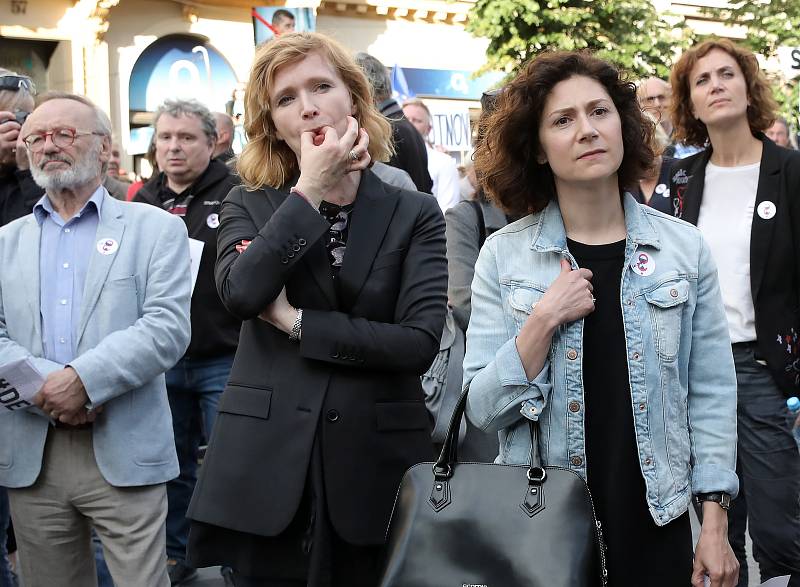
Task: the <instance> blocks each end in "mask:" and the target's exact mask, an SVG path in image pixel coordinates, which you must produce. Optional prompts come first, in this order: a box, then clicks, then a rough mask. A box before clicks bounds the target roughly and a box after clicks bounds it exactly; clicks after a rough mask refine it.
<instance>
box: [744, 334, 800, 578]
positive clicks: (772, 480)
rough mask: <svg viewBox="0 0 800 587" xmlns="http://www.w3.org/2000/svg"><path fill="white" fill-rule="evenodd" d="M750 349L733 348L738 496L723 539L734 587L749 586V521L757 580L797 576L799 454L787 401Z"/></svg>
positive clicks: (799, 566)
mask: <svg viewBox="0 0 800 587" xmlns="http://www.w3.org/2000/svg"><path fill="white" fill-rule="evenodd" d="M754 350H755V347H754V345H749V344H736V345H734V347H733V358H734V362H735V364H736V379H737V382H738V388H739V391H738V407H737V425H738V437H739V439H738V445H737V462H736V473H737V475H738V476H739V496H738V497H737V498H736V499H735V500H733V503H732V504H731V509H730V510H729V511H728V540H729V541H730V543H731V547H732V548H733V552H734V553H735V554H736V558H737V559H738V560H739V565H740V571H739V587H747V585H748V576H747V556H746V554H745V527H746V526H747V524H748V522H749V525H750V537H751V538H752V539H753V557H754V558H755V559H756V562H758V566H759V570H760V571H761V582H764V581H767V580H768V579H771V578H773V577H781V576H784V575H792V574H796V573H800V501H798V498H799V497H800V453H798V449H797V444H796V442H795V440H794V437H793V435H792V430H791V427H790V424H789V422H788V419H787V409H786V399H785V397H784V396H783V393H782V392H781V391H780V390H779V389H778V388H777V386H776V385H775V382H774V380H773V379H772V375H771V374H770V372H769V370H768V368H767V367H766V366H765V365H762V364H760V363H759V362H758V361H757V360H756V356H755V354H754ZM754 582H755V581H754Z"/></svg>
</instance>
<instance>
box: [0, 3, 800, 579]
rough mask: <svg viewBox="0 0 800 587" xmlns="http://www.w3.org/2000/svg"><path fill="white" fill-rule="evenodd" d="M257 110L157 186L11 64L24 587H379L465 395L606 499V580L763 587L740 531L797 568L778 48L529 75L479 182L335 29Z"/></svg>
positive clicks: (534, 70)
mask: <svg viewBox="0 0 800 587" xmlns="http://www.w3.org/2000/svg"><path fill="white" fill-rule="evenodd" d="M278 12H280V11H278ZM286 14H289V15H290V16H291V13H286ZM276 18H277V20H273V25H274V26H276V27H278V26H287V27H288V26H289V25H290V24H291V25H292V26H293V23H294V21H293V19H292V21H291V23H289V22H288V19H287V18H286V17H285V15H282V14H278V15H277V17H276ZM237 91H238V92H239V94H236V93H234V100H233V101H232V105H231V108H229V112H227V113H222V112H216V113H215V112H211V111H209V109H208V108H206V107H205V106H204V105H202V104H201V103H199V102H198V101H196V100H183V99H174V100H167V101H165V102H164V103H163V104H162V105H161V106H160V107H159V108H158V110H157V111H156V112H155V114H154V119H153V139H152V142H151V145H150V149H149V151H148V154H147V158H148V161H149V162H150V163H151V166H152V168H153V170H154V171H153V173H152V175H151V176H150V177H149V178H148V179H146V180H141V179H140V180H139V181H136V182H133V183H131V182H130V180H131V179H134V178H132V177H129V176H128V174H127V173H126V172H125V171H124V170H123V169H121V154H122V152H121V149H120V146H119V143H118V142H117V141H115V140H114V138H113V137H112V131H111V122H110V121H109V119H108V116H107V114H106V113H105V112H103V110H102V109H100V108H99V107H97V106H96V105H95V104H93V103H92V102H91V101H90V100H89V99H87V98H86V97H84V96H81V95H77V94H70V93H64V92H46V93H44V94H42V95H39V96H37V95H36V94H35V90H34V87H33V84H32V83H31V81H30V79H28V78H27V77H25V76H23V75H17V74H16V73H14V72H12V71H8V70H0V226H2V228H0V263H2V266H3V271H2V273H0V368H2V366H3V365H4V364H6V363H9V362H11V361H14V360H17V359H28V360H29V361H30V362H31V363H32V364H33V366H34V367H35V368H36V369H37V370H38V372H39V373H40V374H41V376H42V379H43V383H42V385H41V388H40V389H39V391H38V393H37V394H36V395H35V397H34V398H33V404H34V405H32V406H30V407H29V408H27V409H18V410H14V411H13V413H8V414H2V415H0V486H2V487H4V488H6V489H3V490H2V491H1V492H0V535H3V536H4V535H5V534H6V532H8V533H9V537H10V540H9V541H6V540H4V539H3V540H0V587H7V586H13V585H15V584H16V578H15V577H16V575H15V573H16V574H19V575H20V576H21V578H22V581H23V582H24V584H25V586H26V587H40V586H41V587H45V586H47V587H49V586H59V585H64V586H68V587H73V586H74V587H83V586H86V587H93V586H95V585H100V587H113V586H114V585H116V586H117V587H128V586H130V587H134V586H136V587H140V586H142V585H147V586H167V585H181V584H188V583H190V582H191V581H192V580H193V579H194V578H195V577H196V576H197V568H199V567H207V566H219V567H220V568H221V569H222V574H223V577H224V581H225V582H226V584H228V585H235V586H237V587H243V586H244V587H248V586H263V587H295V586H302V585H308V586H310V587H325V586H332V587H345V586H346V587H360V586H363V587H375V586H377V585H378V584H379V581H380V577H381V565H382V545H383V542H384V539H385V536H386V529H387V526H388V524H389V520H390V517H391V514H392V507H393V504H394V497H395V494H396V491H397V487H398V485H399V483H400V480H401V478H402V475H403V473H404V471H405V470H406V469H407V468H408V467H410V466H412V465H414V464H416V463H419V462H423V461H430V460H432V458H433V457H434V455H435V451H436V450H437V449H438V448H440V445H441V442H442V440H443V437H444V434H445V432H446V428H447V424H448V421H449V419H450V413H451V412H452V409H453V406H454V404H455V402H456V401H457V399H458V397H459V395H460V394H461V393H462V390H466V391H467V392H468V398H467V416H468V420H467V421H465V422H464V423H463V425H462V434H461V438H462V440H461V442H462V452H461V455H462V457H464V458H469V459H474V460H478V461H485V462H488V461H493V460H494V461H496V462H500V463H512V464H523V463H526V462H527V459H528V456H529V455H530V452H531V447H530V435H528V434H527V433H525V430H526V429H527V426H528V423H529V421H535V422H538V425H539V428H540V434H539V439H540V447H539V448H540V450H541V454H542V459H543V461H544V462H545V463H546V464H547V465H551V466H560V467H564V468H566V469H569V470H571V471H574V472H575V473H577V474H578V475H580V476H581V477H582V478H584V479H585V480H586V482H587V484H588V487H589V489H590V490H591V494H592V497H593V500H594V504H595V508H596V512H597V516H598V519H599V520H600V521H601V522H602V528H603V536H604V540H605V557H606V560H607V569H608V585H610V586H611V587H626V586H631V587H632V586H634V585H647V586H648V587H650V586H653V587H656V586H659V585H663V586H665V587H667V586H669V587H675V586H677V585H690V584H691V585H693V586H696V587H701V586H703V585H704V584H709V585H711V586H712V587H733V586H735V585H738V586H739V587H746V586H747V585H748V584H749V583H748V581H752V580H755V578H750V577H748V574H747V568H748V565H747V555H746V551H745V532H746V529H749V532H750V535H751V537H752V541H753V555H754V557H755V560H756V561H757V563H758V565H759V570H760V575H761V576H760V579H761V580H762V581H766V580H768V579H770V578H772V577H778V576H783V575H791V574H800V500H799V499H798V498H799V497H800V452H799V451H798V447H797V444H796V443H795V439H794V436H793V434H792V426H793V424H794V422H793V421H792V419H791V418H790V417H789V414H788V412H787V409H786V404H785V400H786V398H787V397H789V396H791V395H798V394H800V343H798V333H800V322H798V299H800V290H799V289H798V288H800V265H799V264H798V259H800V256H798V252H799V251H798V244H797V243H798V242H800V236H798V235H799V234H800V209H798V206H800V155H799V154H798V153H797V151H795V150H793V148H792V138H791V135H792V133H791V129H790V125H789V124H788V123H787V121H786V120H785V119H782V118H778V117H776V104H775V102H774V100H773V98H772V90H771V88H770V86H769V84H768V82H767V80H766V78H765V76H764V74H763V72H761V70H760V69H759V66H758V63H757V60H756V58H755V56H754V55H753V54H752V53H751V52H749V51H748V50H745V49H743V48H741V47H739V46H737V45H735V44H734V43H732V42H730V41H727V40H710V41H705V42H703V43H700V44H698V45H696V46H694V47H692V48H691V49H689V50H687V51H686V52H684V53H683V54H682V55H681V56H680V58H679V59H678V60H677V62H676V64H675V66H674V68H673V71H672V75H671V78H670V80H669V81H665V80H661V79H658V78H650V79H646V80H642V81H641V82H640V83H638V84H633V83H631V82H630V81H628V78H627V76H626V74H625V72H623V71H621V70H620V69H619V68H618V67H616V66H615V65H613V64H611V63H609V62H606V61H603V60H601V59H599V58H597V57H596V56H593V55H591V54H589V53H581V52H557V53H543V54H541V55H538V56H536V57H535V58H533V59H532V60H531V61H530V62H529V63H527V64H526V65H525V66H524V67H523V68H522V69H521V70H520V72H519V73H518V74H517V75H516V76H515V77H514V79H513V80H512V81H510V82H509V83H508V84H507V85H505V86H504V87H502V88H500V89H498V90H494V91H492V92H488V93H487V94H485V95H484V98H483V100H482V106H483V109H482V114H481V118H480V122H479V126H478V129H477V135H476V139H475V152H474V155H473V160H474V165H472V164H469V165H467V166H466V168H464V169H462V171H461V174H460V173H459V169H458V168H457V165H456V163H455V161H454V160H453V159H452V158H451V157H449V155H447V154H445V153H442V152H441V151H440V150H439V149H437V146H436V145H433V144H431V143H430V142H429V138H428V137H429V133H430V129H431V114H430V111H429V109H428V107H427V105H426V104H425V102H424V101H422V100H418V99H413V100H410V101H407V102H405V103H402V104H401V103H399V102H397V100H395V99H394V98H393V97H392V87H391V78H390V75H389V72H388V70H387V68H386V67H384V65H383V64H382V63H381V62H380V61H379V60H377V59H376V58H375V57H373V56H371V55H369V54H366V53H358V54H356V55H351V54H350V53H349V52H348V51H347V50H346V49H344V48H343V47H342V46H341V45H339V44H338V43H337V42H335V41H334V40H332V39H330V38H328V37H326V36H324V35H321V34H317V33H293V32H292V31H291V30H290V29H286V30H281V31H280V33H279V34H276V38H275V39H274V40H271V41H269V42H268V43H265V44H264V45H262V46H261V47H259V48H258V50H257V52H256V56H255V60H254V62H253V65H252V68H251V72H250V78H249V80H248V82H247V84H246V85H245V86H244V87H243V88H238V89H237ZM232 115H233V117H232ZM242 115H243V116H242ZM236 116H241V117H242V118H241V122H242V123H243V125H244V131H245V133H246V137H247V142H246V144H245V145H244V148H243V149H242V151H241V153H240V154H238V155H236V154H234V152H233V150H232V144H233V142H234V140H235V137H236V134H237V133H236V130H235V128H236V126H237V124H238V123H239V119H237V118H236ZM465 195H467V196H468V197H465ZM693 225H694V226H693ZM795 233H798V234H795ZM190 260H191V262H190ZM192 265H194V266H195V269H196V271H195V273H194V274H193V272H192ZM520 431H523V433H520ZM206 444H207V449H206V448H205V445H206ZM692 507H694V509H695V511H696V513H697V515H698V516H699V519H700V522H701V531H700V535H699V540H698V541H697V543H696V544H694V543H693V541H692V532H691V525H690V517H689V509H690V508H692ZM12 524H13V531H12V530H11V526H12ZM14 551H16V554H14Z"/></svg>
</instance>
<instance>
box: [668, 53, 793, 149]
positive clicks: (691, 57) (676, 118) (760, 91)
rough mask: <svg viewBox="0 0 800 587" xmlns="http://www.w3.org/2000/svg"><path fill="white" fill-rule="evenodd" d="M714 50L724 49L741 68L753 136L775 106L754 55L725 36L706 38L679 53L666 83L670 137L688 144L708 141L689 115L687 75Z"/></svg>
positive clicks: (762, 128) (771, 118)
mask: <svg viewBox="0 0 800 587" xmlns="http://www.w3.org/2000/svg"><path fill="white" fill-rule="evenodd" d="M714 49H720V50H721V51H725V53H727V54H728V55H730V56H731V57H733V59H734V60H735V61H736V63H737V64H738V65H739V69H741V70H742V74H743V75H744V79H745V83H746V84H747V97H748V98H749V100H750V106H748V108H747V122H748V124H749V125H750V132H752V133H753V134H754V135H755V134H756V133H758V132H763V131H765V130H766V129H768V128H769V127H770V126H772V123H773V122H774V121H775V111H776V109H777V107H778V105H777V103H776V102H775V98H773V96H772V89H771V87H770V85H769V82H768V81H767V78H766V77H765V76H764V73H763V72H762V71H761V68H760V67H759V65H758V60H757V59H756V56H755V55H754V54H753V53H752V52H751V51H749V50H748V49H745V48H744V47H740V46H739V45H737V44H736V43H734V42H733V41H730V40H728V39H710V40H708V41H703V42H702V43H700V44H699V45H695V46H694V47H692V48H691V49H689V50H688V51H686V52H684V53H683V55H681V57H680V59H678V62H677V63H676V64H675V67H673V68H672V75H671V76H670V84H671V85H672V111H671V112H670V114H671V117H672V126H673V128H674V129H675V130H674V133H673V139H675V140H678V141H682V142H684V143H686V144H688V145H696V146H698V147H703V146H705V144H706V142H707V141H708V129H707V128H706V125H705V124H704V123H703V122H702V121H700V120H698V119H697V118H695V117H694V114H692V88H691V85H690V81H691V80H690V79H689V76H690V75H691V74H692V70H693V69H694V66H695V65H697V62H698V61H699V60H700V59H702V58H703V57H705V56H706V55H708V54H709V53H710V52H711V51H713V50H714Z"/></svg>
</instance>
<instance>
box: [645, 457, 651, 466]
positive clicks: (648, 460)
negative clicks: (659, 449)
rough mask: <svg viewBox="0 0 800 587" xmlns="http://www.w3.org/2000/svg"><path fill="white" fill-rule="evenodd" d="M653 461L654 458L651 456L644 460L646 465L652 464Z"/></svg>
mask: <svg viewBox="0 0 800 587" xmlns="http://www.w3.org/2000/svg"><path fill="white" fill-rule="evenodd" d="M652 462H653V460H652V459H651V458H649V457H648V458H646V459H645V460H644V464H645V465H650V464H652Z"/></svg>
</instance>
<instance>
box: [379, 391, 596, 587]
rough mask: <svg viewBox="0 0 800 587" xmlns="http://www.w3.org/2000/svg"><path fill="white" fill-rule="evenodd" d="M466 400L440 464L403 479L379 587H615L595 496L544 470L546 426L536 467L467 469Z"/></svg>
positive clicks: (576, 481)
mask: <svg viewBox="0 0 800 587" xmlns="http://www.w3.org/2000/svg"><path fill="white" fill-rule="evenodd" d="M467 392H468V390H465V391H464V393H462V394H461V397H460V399H459V401H458V404H457V406H456V409H455V411H454V413H453V417H452V419H451V420H450V427H449V429H448V433H447V437H446V438H445V442H444V446H443V448H442V452H441V454H440V455H439V459H438V460H437V461H436V462H435V463H420V464H418V465H414V466H413V467H411V468H410V469H409V470H408V471H406V473H405V475H404V476H403V480H402V482H401V483H400V488H399V490H398V492H397V498H396V501H395V504H394V511H393V512H392V518H391V522H390V524H389V530H388V532H387V552H386V561H385V563H384V569H383V574H382V578H381V581H380V583H379V585H380V587H582V586H602V585H606V584H607V581H608V574H607V571H606V565H605V552H604V545H603V534H602V528H601V525H600V522H599V521H597V518H596V517H595V513H594V505H593V503H592V497H591V495H590V494H589V488H588V487H587V486H586V482H585V481H584V480H583V479H582V478H581V477H580V476H579V475H577V474H576V473H574V472H572V471H570V470H568V469H564V468H562V467H543V466H542V465H541V460H540V457H539V444H538V424H537V423H535V422H533V421H531V422H530V434H531V461H530V466H525V465H498V464H493V463H459V462H458V454H457V450H458V430H459V425H460V422H461V417H462V415H463V413H464V406H465V404H466V399H467Z"/></svg>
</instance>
